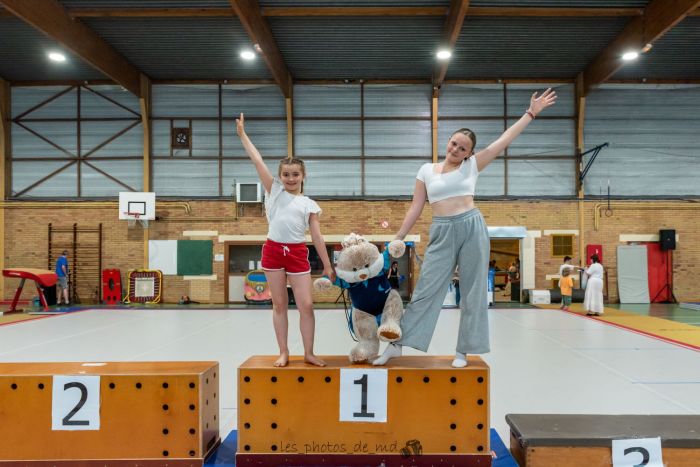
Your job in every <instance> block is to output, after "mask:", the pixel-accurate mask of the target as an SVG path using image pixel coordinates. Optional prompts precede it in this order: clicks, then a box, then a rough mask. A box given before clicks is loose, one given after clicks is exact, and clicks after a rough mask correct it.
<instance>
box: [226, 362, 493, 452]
mask: <svg viewBox="0 0 700 467" xmlns="http://www.w3.org/2000/svg"><path fill="white" fill-rule="evenodd" d="M276 358H277V357H271V356H270V357H268V356H255V357H251V358H250V359H248V360H247V361H246V362H244V363H243V365H241V366H240V367H239V369H238V450H237V455H236V465H239V466H247V465H266V466H273V465H328V466H331V465H380V464H381V463H382V462H384V464H385V465H386V466H392V465H397V466H398V465H462V466H472V465H479V466H486V465H489V466H490V465H491V455H490V448H489V368H488V366H487V365H486V364H485V363H484V362H483V361H482V360H481V359H480V358H479V357H470V358H469V366H467V367H466V368H459V369H458V368H452V366H451V365H450V364H451V362H452V360H453V358H454V357H431V356H419V357H418V356H416V357H399V358H395V359H392V360H391V361H390V364H389V365H387V366H385V367H375V366H372V365H351V364H350V362H349V361H348V358H347V357H346V356H330V357H329V356H324V357H322V358H323V359H324V360H325V361H326V363H327V364H328V366H326V367H323V368H321V367H316V366H312V365H309V364H305V363H303V362H301V361H291V362H290V364H289V365H288V366H286V367H284V368H275V367H274V366H273V362H274V361H275V359H276ZM409 461H410V462H409ZM407 462H408V464H407Z"/></svg>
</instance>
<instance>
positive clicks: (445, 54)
mask: <svg viewBox="0 0 700 467" xmlns="http://www.w3.org/2000/svg"><path fill="white" fill-rule="evenodd" d="M451 56H452V52H450V51H449V50H447V49H442V50H438V53H437V58H438V59H439V60H447V59H448V58H450V57H451Z"/></svg>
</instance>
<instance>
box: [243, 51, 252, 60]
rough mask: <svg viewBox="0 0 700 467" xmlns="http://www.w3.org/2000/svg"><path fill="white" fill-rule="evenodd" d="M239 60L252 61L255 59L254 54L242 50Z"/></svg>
mask: <svg viewBox="0 0 700 467" xmlns="http://www.w3.org/2000/svg"><path fill="white" fill-rule="evenodd" d="M241 58H242V59H243V60H253V59H255V53H254V52H251V51H250V50H244V51H243V52H241Z"/></svg>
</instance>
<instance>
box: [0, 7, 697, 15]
mask: <svg viewBox="0 0 700 467" xmlns="http://www.w3.org/2000/svg"><path fill="white" fill-rule="evenodd" d="M448 9H449V8H448V7H441V6H438V7H419V6H416V7H411V6H409V7H372V6H369V7H362V6H359V7H266V8H261V10H260V13H261V14H262V16H263V17H295V16H306V17H313V16H321V17H323V16H446V15H447V11H448ZM67 12H68V14H69V15H70V16H71V17H72V18H207V17H209V18H211V17H232V16H236V13H235V12H234V11H233V10H232V9H230V8H212V7H209V8H70V9H67ZM643 14H644V9H643V8H586V7H580V8H576V7H572V8H567V7H563V8H543V7H471V8H470V9H469V16H492V17H499V16H500V17H503V16H515V17H540V18H545V17H552V18H566V17H571V18H577V17H595V18H601V17H608V18H612V17H634V16H642V15H643ZM12 16H13V15H12V14H11V13H9V12H8V11H7V10H4V9H0V18H3V17H12ZM689 16H700V10H695V11H693V12H691V13H689Z"/></svg>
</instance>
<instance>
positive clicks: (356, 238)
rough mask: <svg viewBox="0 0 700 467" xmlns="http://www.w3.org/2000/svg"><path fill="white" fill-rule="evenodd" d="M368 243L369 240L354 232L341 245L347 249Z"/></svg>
mask: <svg viewBox="0 0 700 467" xmlns="http://www.w3.org/2000/svg"><path fill="white" fill-rule="evenodd" d="M366 241H367V240H365V238H364V237H363V236H362V235H359V234H356V233H355V232H352V233H351V234H350V235H348V236H347V237H345V238H344V239H343V241H342V242H341V245H343V248H347V247H350V246H354V245H359V244H360V243H364V242H366Z"/></svg>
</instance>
